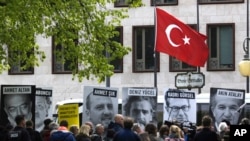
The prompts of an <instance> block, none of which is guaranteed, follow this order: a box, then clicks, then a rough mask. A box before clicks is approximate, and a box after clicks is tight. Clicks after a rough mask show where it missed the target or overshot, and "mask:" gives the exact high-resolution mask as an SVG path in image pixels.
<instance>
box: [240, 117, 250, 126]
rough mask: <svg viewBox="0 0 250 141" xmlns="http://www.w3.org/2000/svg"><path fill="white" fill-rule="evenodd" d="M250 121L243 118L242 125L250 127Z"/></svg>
mask: <svg viewBox="0 0 250 141" xmlns="http://www.w3.org/2000/svg"><path fill="white" fill-rule="evenodd" d="M249 124H250V121H249V119H248V118H243V119H242V120H241V122H240V125H249Z"/></svg>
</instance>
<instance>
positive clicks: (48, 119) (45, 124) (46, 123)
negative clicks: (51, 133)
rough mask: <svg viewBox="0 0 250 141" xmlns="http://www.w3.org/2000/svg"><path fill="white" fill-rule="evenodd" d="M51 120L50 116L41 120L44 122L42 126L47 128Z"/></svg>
mask: <svg viewBox="0 0 250 141" xmlns="http://www.w3.org/2000/svg"><path fill="white" fill-rule="evenodd" d="M51 122H52V120H51V119H50V118H47V119H45V120H44V121H43V124H44V128H45V129H49V124H50V123H51Z"/></svg>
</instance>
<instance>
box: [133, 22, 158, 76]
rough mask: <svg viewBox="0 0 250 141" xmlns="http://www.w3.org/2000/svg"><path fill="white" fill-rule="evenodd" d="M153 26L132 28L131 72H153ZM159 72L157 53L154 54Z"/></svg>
mask: <svg viewBox="0 0 250 141" xmlns="http://www.w3.org/2000/svg"><path fill="white" fill-rule="evenodd" d="M154 40H155V28H154V26H143V27H139V26H136V27H133V72H153V71H154V68H155V65H154V62H155V61H154V60H155V59H154ZM156 59H157V68H156V69H157V71H159V53H156Z"/></svg>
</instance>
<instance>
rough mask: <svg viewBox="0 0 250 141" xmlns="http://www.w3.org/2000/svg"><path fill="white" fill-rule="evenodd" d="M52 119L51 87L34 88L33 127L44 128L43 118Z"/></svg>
mask: <svg viewBox="0 0 250 141" xmlns="http://www.w3.org/2000/svg"><path fill="white" fill-rule="evenodd" d="M47 118H50V119H52V89H48V88H36V106H35V121H36V122H35V129H36V130H37V131H39V132H40V131H41V130H42V129H43V128H44V120H45V119H47Z"/></svg>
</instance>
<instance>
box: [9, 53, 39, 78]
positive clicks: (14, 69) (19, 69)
mask: <svg viewBox="0 0 250 141" xmlns="http://www.w3.org/2000/svg"><path fill="white" fill-rule="evenodd" d="M26 53H27V58H30V56H31V54H32V53H33V51H30V52H26ZM9 54H10V58H9V59H11V60H9V61H10V62H13V64H12V65H11V68H10V70H9V75H19V74H34V67H28V68H24V66H25V65H26V64H27V60H20V59H18V58H19V57H18V56H21V55H23V52H22V51H14V52H9ZM12 56H17V57H12Z"/></svg>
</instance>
